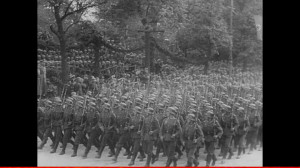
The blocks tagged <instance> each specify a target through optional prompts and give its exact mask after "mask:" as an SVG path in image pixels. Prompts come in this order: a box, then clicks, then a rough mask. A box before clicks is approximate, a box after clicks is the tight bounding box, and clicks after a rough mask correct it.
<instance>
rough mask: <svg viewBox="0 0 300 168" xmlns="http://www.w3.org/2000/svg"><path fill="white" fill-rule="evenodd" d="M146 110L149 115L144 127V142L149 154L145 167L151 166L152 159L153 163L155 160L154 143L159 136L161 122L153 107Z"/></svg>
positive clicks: (145, 149) (145, 150) (146, 151)
mask: <svg viewBox="0 0 300 168" xmlns="http://www.w3.org/2000/svg"><path fill="white" fill-rule="evenodd" d="M146 112H147V113H148V115H147V116H146V117H145V120H144V125H143V127H142V142H143V148H144V152H145V153H146V154H147V161H146V164H145V167H149V166H150V161H151V159H152V164H153V163H154V162H155V160H154V154H153V145H154V142H155V141H156V140H157V137H158V133H159V122H158V120H157V118H156V117H155V116H154V109H153V108H148V109H147V110H146Z"/></svg>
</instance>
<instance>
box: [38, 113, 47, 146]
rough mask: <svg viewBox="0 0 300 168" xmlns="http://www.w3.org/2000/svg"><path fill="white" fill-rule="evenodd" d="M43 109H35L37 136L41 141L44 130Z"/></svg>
mask: <svg viewBox="0 0 300 168" xmlns="http://www.w3.org/2000/svg"><path fill="white" fill-rule="evenodd" d="M43 111H44V108H43V107H38V110H37V115H38V117H37V119H38V120H37V123H38V129H37V133H38V137H39V138H40V140H41V141H43V133H44V131H45V128H44V124H43V120H44V118H43V115H44V114H43Z"/></svg>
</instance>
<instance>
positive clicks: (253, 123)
mask: <svg viewBox="0 0 300 168" xmlns="http://www.w3.org/2000/svg"><path fill="white" fill-rule="evenodd" d="M255 110H256V108H255V104H250V114H249V122H250V128H249V131H248V133H247V136H246V140H247V144H246V146H248V145H249V144H250V150H249V154H250V153H251V151H253V149H254V148H256V142H257V135H258V128H259V124H260V118H259V115H258V114H257V113H256V112H255Z"/></svg>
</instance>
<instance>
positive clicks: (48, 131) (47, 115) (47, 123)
mask: <svg viewBox="0 0 300 168" xmlns="http://www.w3.org/2000/svg"><path fill="white" fill-rule="evenodd" d="M51 104H52V102H51V101H50V100H46V101H45V105H46V107H45V110H44V115H43V116H42V117H43V120H42V121H43V122H44V123H43V124H44V129H45V132H44V134H43V140H42V142H41V144H40V145H39V149H43V147H44V145H45V144H46V143H47V141H48V137H51V136H53V135H52V124H51V117H52V110H53V109H52V106H51ZM52 141H53V144H54V142H55V141H54V138H53V140H52Z"/></svg>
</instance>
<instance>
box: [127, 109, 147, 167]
mask: <svg viewBox="0 0 300 168" xmlns="http://www.w3.org/2000/svg"><path fill="white" fill-rule="evenodd" d="M141 111H142V109H141V108H140V107H138V106H136V107H135V109H134V116H132V118H131V120H130V124H129V125H130V126H129V128H130V131H131V138H132V141H133V149H132V150H133V151H132V157H131V161H130V163H129V164H128V165H129V166H131V165H134V161H135V159H136V156H137V153H138V152H139V151H140V147H141V138H142V137H141V131H142V126H143V123H144V117H143V116H142V115H141Z"/></svg>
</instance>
